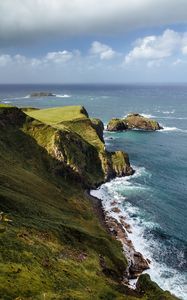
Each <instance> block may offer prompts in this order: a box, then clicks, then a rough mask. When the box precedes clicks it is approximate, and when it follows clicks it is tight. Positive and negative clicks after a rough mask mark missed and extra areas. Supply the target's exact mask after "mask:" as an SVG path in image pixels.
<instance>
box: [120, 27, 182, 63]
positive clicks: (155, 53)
mask: <svg viewBox="0 0 187 300" xmlns="http://www.w3.org/2000/svg"><path fill="white" fill-rule="evenodd" d="M186 37H187V34H186V33H180V32H176V31H174V30H170V29H167V30H165V31H164V32H163V34H162V35H159V36H156V35H152V36H147V37H144V38H142V39H138V40H137V41H136V42H135V47H134V48H133V49H132V50H131V51H130V52H129V53H128V54H127V55H126V56H125V63H132V62H135V61H142V60H143V61H148V65H149V66H151V65H153V62H154V63H155V64H156V61H157V65H158V64H160V62H161V61H162V60H164V59H166V58H169V57H171V56H173V55H180V54H185V51H186V50H187V46H184V45H185V44H187V38H186ZM186 54H187V51H186Z"/></svg>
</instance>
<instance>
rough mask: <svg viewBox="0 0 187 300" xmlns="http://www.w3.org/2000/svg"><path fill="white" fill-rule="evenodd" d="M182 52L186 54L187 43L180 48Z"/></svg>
mask: <svg viewBox="0 0 187 300" xmlns="http://www.w3.org/2000/svg"><path fill="white" fill-rule="evenodd" d="M182 53H183V54H187V45H186V46H184V47H183V48H182Z"/></svg>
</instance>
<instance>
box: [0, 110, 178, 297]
mask: <svg viewBox="0 0 187 300" xmlns="http://www.w3.org/2000/svg"><path fill="white" fill-rule="evenodd" d="M27 112H28V113H29V114H30V116H28V115H26V114H25V113H23V112H22V111H21V110H20V109H17V108H13V107H5V106H0V211H2V212H3V213H4V214H5V215H7V216H8V217H7V219H11V220H12V222H10V223H9V222H3V221H0V253H1V256H0V269H1V275H0V276H1V279H0V299H3V300H10V299H11V300H12V299H18V298H19V299H23V300H27V299H31V300H39V299H49V300H52V299H66V300H67V299H82V300H83V299H84V300H85V299H124V300H132V299H138V298H139V297H141V299H142V300H152V299H156V298H153V297H152V296H153V292H152V290H151V288H149V290H148V292H147V291H146V286H145V284H143V283H142V282H140V283H139V285H138V290H137V291H131V290H129V289H128V288H127V287H124V286H123V285H122V282H123V279H124V274H125V270H126V268H127V260H126V258H125V257H124V255H123V252H122V247H121V244H120V242H118V241H116V240H115V239H114V238H113V237H111V236H110V235H109V234H108V233H107V231H106V230H105V229H104V228H103V227H102V226H101V224H100V222H99V220H98V217H97V215H96V213H95V208H93V204H92V203H91V202H90V201H89V199H88V198H87V196H86V195H85V192H84V188H85V186H86V187H89V186H94V185H97V184H99V183H100V182H102V181H104V180H105V179H106V178H108V177H111V176H114V175H123V174H127V173H128V172H131V170H132V169H131V167H130V164H129V161H128V156H127V155H126V154H124V153H122V152H116V153H108V152H106V151H105V149H104V144H103V142H102V139H101V136H100V135H101V133H102V132H101V126H102V124H101V123H100V122H99V121H97V122H96V121H94V122H93V121H91V120H90V119H88V117H87V116H86V115H85V113H84V110H83V109H82V108H81V109H80V108H78V109H74V110H73V111H71V113H70V111H68V109H66V113H64V116H63V119H64V118H65V119H66V120H62V118H61V112H62V111H60V115H58V113H59V112H58V110H57V111H54V110H53V112H52V114H54V115H53V120H54V119H55V118H56V119H55V122H52V120H51V118H50V114H49V113H47V116H45V117H46V119H45V122H44V121H43V122H42V120H41V115H42V117H43V115H45V112H43V111H40V110H38V111H37V110H32V109H29V110H27ZM63 112H64V111H63ZM36 113H38V118H36V117H35V116H34V114H36ZM32 114H33V115H32ZM68 114H69V117H68ZM77 115H78V116H79V117H78V118H77V117H76V116H77ZM70 119H72V122H71V121H70ZM46 120H47V121H46ZM65 122H66V123H65ZM81 128H82V129H81ZM99 136H100V138H99ZM159 296H160V297H162V299H174V298H173V297H172V296H171V295H168V294H165V292H163V291H161V290H159ZM166 296H167V297H166Z"/></svg>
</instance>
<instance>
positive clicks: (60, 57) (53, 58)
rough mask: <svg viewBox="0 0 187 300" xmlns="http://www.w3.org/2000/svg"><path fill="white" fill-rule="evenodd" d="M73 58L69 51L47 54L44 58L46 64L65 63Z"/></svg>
mask: <svg viewBox="0 0 187 300" xmlns="http://www.w3.org/2000/svg"><path fill="white" fill-rule="evenodd" d="M72 58H73V53H72V52H70V51H66V50H64V51H58V52H49V53H47V55H46V56H45V58H44V61H46V62H54V63H65V62H67V61H69V60H71V59H72Z"/></svg>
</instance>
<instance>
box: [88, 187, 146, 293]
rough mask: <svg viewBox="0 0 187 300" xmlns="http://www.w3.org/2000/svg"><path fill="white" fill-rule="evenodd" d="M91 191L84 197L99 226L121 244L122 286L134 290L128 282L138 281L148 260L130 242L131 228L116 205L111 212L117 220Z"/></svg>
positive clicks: (132, 285) (114, 203)
mask: <svg viewBox="0 0 187 300" xmlns="http://www.w3.org/2000/svg"><path fill="white" fill-rule="evenodd" d="M91 191H94V190H89V191H88V190H87V191H85V194H86V196H87V197H88V198H89V200H90V201H91V202H92V204H93V208H94V211H95V213H96V214H97V216H98V219H99V221H100V224H101V225H102V226H103V227H104V228H105V229H106V231H107V232H108V233H110V235H112V236H113V237H115V238H116V239H117V240H118V241H120V242H121V244H122V248H123V253H124V255H125V257H126V258H127V261H128V268H127V270H126V272H125V273H124V281H123V282H124V284H126V285H127V286H128V287H131V288H135V286H134V282H133V284H131V283H130V281H129V280H134V279H138V277H139V276H140V275H141V274H142V273H143V271H145V270H147V269H149V268H150V260H149V259H146V258H145V257H144V256H143V254H142V253H140V252H137V251H136V249H135V247H134V245H133V243H132V241H131V240H130V239H129V236H128V233H130V232H131V226H130V225H129V224H128V223H127V221H126V219H125V217H124V216H122V215H120V212H121V210H120V209H119V208H117V207H115V205H116V204H117V203H116V202H115V200H114V201H113V203H112V204H113V211H114V212H115V213H118V214H119V218H118V220H117V219H116V218H114V217H112V216H111V215H109V214H107V211H105V210H104V207H103V205H102V200H101V199H99V198H98V197H96V196H95V195H92V194H91Z"/></svg>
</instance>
